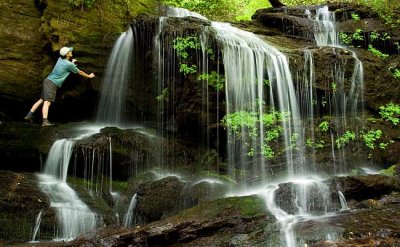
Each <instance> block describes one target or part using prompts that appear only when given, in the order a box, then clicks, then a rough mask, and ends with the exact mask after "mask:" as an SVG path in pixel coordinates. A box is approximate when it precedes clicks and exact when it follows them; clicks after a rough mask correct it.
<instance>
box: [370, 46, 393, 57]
mask: <svg viewBox="0 0 400 247" xmlns="http://www.w3.org/2000/svg"><path fill="white" fill-rule="evenodd" d="M368 51H370V52H372V53H373V54H374V55H375V56H377V57H380V58H387V57H388V56H389V55H388V54H385V53H382V52H381V51H380V50H378V49H376V48H374V47H373V46H372V45H368Z"/></svg>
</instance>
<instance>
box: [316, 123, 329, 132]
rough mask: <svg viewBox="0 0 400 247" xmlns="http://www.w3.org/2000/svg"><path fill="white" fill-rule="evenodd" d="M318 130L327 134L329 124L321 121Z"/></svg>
mask: <svg viewBox="0 0 400 247" xmlns="http://www.w3.org/2000/svg"><path fill="white" fill-rule="evenodd" d="M318 128H319V129H320V130H321V131H322V132H327V131H328V130H329V123H328V121H322V122H321V123H320V124H319V125H318Z"/></svg>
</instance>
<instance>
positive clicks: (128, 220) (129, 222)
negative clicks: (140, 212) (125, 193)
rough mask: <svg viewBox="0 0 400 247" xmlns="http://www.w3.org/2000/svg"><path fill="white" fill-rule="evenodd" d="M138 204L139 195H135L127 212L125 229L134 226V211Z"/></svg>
mask: <svg viewBox="0 0 400 247" xmlns="http://www.w3.org/2000/svg"><path fill="white" fill-rule="evenodd" d="M136 202H137V194H136V193H135V194H134V195H133V196H132V198H131V202H130V203H129V207H128V210H127V211H126V214H125V218H124V226H125V227H131V226H133V224H134V222H133V216H134V215H133V210H134V209H135V207H136Z"/></svg>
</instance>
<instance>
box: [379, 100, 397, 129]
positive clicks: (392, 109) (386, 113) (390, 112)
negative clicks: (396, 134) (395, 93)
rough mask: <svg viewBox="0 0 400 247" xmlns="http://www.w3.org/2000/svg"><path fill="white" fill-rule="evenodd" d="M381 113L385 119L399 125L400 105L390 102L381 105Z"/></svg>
mask: <svg viewBox="0 0 400 247" xmlns="http://www.w3.org/2000/svg"><path fill="white" fill-rule="evenodd" d="M379 114H380V115H381V117H382V119H383V120H386V121H389V122H392V124H393V125H397V124H398V123H399V122H400V105H398V104H393V103H389V104H387V105H385V106H380V107H379Z"/></svg>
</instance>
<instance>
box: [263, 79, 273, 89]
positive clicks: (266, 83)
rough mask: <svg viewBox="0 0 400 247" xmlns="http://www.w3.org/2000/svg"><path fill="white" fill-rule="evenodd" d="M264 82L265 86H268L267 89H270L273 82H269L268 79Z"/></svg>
mask: <svg viewBox="0 0 400 247" xmlns="http://www.w3.org/2000/svg"><path fill="white" fill-rule="evenodd" d="M263 82H264V85H265V86H267V87H269V86H270V85H271V82H270V81H269V80H267V79H264V81H263Z"/></svg>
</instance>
